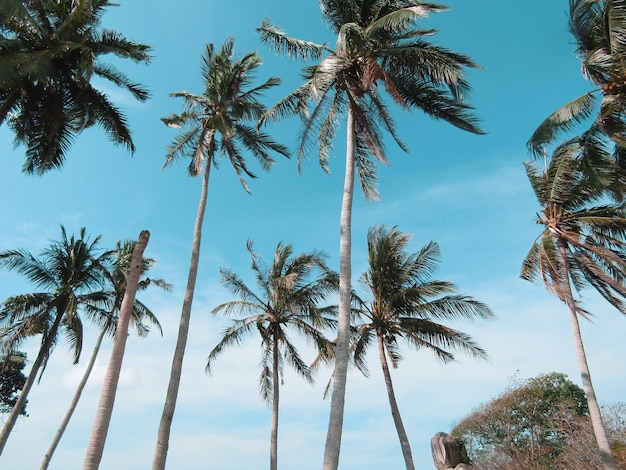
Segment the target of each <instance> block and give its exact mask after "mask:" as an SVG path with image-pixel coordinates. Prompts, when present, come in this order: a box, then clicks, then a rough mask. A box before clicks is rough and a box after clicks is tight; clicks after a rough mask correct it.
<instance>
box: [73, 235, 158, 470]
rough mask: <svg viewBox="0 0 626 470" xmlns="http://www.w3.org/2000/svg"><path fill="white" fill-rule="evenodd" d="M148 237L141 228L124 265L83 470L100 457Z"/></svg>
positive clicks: (92, 466)
mask: <svg viewBox="0 0 626 470" xmlns="http://www.w3.org/2000/svg"><path fill="white" fill-rule="evenodd" d="M149 239H150V232H148V231H147V230H142V231H141V233H140V234H139V238H138V239H137V243H135V246H134V247H133V253H132V257H131V261H130V266H129V268H128V277H127V280H126V289H125V290H124V298H123V300H122V305H121V306H120V314H119V319H118V321H117V325H116V326H115V338H114V340H113V348H112V349H111V356H110V358H109V365H108V367H107V370H106V373H105V375H104V382H103V384H102V391H101V392H100V400H99V401H98V411H97V412H96V417H95V419H94V422H93V427H92V429H91V436H90V437H89V443H88V444H87V451H86V452H85V461H84V463H83V469H84V470H97V469H98V468H99V467H100V461H101V460H102V453H103V451H104V444H105V441H106V436H107V433H108V430H109V423H110V422H111V416H112V414H113V405H114V403H115V394H116V392H117V384H118V381H119V378H120V372H121V370H122V361H123V359H124V351H125V349H126V338H127V336H128V325H129V324H130V321H131V318H132V315H133V309H134V306H135V296H136V294H137V290H138V288H139V278H140V277H141V274H142V272H143V268H144V259H143V253H144V251H145V249H146V246H147V244H148V240H149Z"/></svg>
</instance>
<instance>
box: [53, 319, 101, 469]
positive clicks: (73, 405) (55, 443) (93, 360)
mask: <svg viewBox="0 0 626 470" xmlns="http://www.w3.org/2000/svg"><path fill="white" fill-rule="evenodd" d="M106 332H107V326H106V325H105V326H104V327H103V328H102V330H101V331H100V334H99V335H98V339H97V340H96V345H95V346H94V348H93V352H92V353H91V357H90V358H89V362H88V363H87V367H86V368H85V372H84V373H83V376H82V378H81V379H80V382H79V383H78V387H76V392H74V397H73V398H72V402H71V403H70V406H69V408H68V409H67V412H66V413H65V416H64V417H63V421H61V424H60V426H59V429H57V432H56V434H55V435H54V438H53V439H52V442H51V443H50V447H48V451H47V452H46V455H45V456H44V458H43V461H42V462H41V470H46V469H47V468H48V466H49V465H50V460H52V456H53V455H54V451H55V450H56V448H57V446H58V445H59V442H60V441H61V438H62V437H63V433H65V429H66V428H67V425H68V423H69V422H70V419H72V415H73V414H74V410H76V406H77V405H78V401H79V400H80V397H81V395H82V393H83V390H84V389H85V385H86V384H87V380H89V376H90V375H91V371H92V370H93V366H94V364H95V363H96V358H97V357H98V352H99V351H100V346H101V345H102V340H103V339H104V335H105V334H106Z"/></svg>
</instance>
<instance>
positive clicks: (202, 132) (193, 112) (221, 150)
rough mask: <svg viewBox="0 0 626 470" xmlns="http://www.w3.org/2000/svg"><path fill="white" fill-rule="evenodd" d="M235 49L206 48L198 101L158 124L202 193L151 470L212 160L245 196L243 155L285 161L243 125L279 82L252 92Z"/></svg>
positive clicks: (164, 434) (277, 148) (159, 464)
mask: <svg viewBox="0 0 626 470" xmlns="http://www.w3.org/2000/svg"><path fill="white" fill-rule="evenodd" d="M234 45H235V44H234V40H233V39H227V40H225V41H224V43H223V44H222V47H221V49H220V51H219V52H218V51H216V50H215V47H214V46H213V44H207V46H206V49H205V54H204V56H203V58H202V77H203V79H204V84H205V89H204V93H203V94H202V95H194V94H191V93H188V92H186V91H180V92H177V93H173V94H172V96H175V97H179V98H183V101H184V111H183V113H182V114H173V115H171V116H168V117H166V118H163V122H165V124H167V125H168V126H170V127H174V128H182V129H183V132H182V133H181V134H180V135H179V136H178V137H177V138H176V139H175V140H174V142H173V143H172V144H171V145H170V146H169V147H168V150H167V156H166V161H165V166H167V165H169V164H170V163H172V162H173V161H174V160H175V159H177V158H179V157H189V158H190V163H189V167H188V168H189V174H190V175H191V176H197V175H199V174H200V173H202V191H201V194H200V202H199V206H198V214H197V216H196V222H195V226H194V232H193V242H192V246H191V262H190V265H189V277H188V279H187V287H186V290H185V298H184V300H183V306H182V311H181V317H180V326H179V331H178V339H177V342H176V349H175V351H174V357H173V359H172V369H171V373H170V380H169V384H168V388H167V395H166V398H165V405H164V407H163V414H162V416H161V422H160V424H159V431H158V436H157V445H156V451H155V455H154V461H153V469H154V470H163V469H164V468H165V460H166V457H167V448H168V445H169V436H170V428H171V424H172V419H173V417H174V409H175V407H176V398H177V395H178V388H179V385H180V377H181V371H182V364H183V357H184V354H185V347H186V344H187V336H188V333H189V319H190V316H191V305H192V302H193V294H194V289H195V285H196V277H197V273H198V263H199V259H200V242H201V236H202V222H203V220H204V213H205V209H206V202H207V193H208V187H209V173H210V170H211V167H212V166H213V165H217V162H218V159H217V157H219V156H220V155H221V156H225V157H226V158H228V160H229V161H230V164H231V165H232V166H233V168H234V170H235V172H236V174H237V176H238V177H239V180H240V182H241V184H242V185H243V187H244V189H246V190H247V191H249V188H248V186H247V184H246V182H245V180H244V175H247V176H249V177H251V178H254V177H255V175H254V174H253V173H252V171H251V170H250V169H249V168H248V166H247V164H246V161H245V159H244V154H243V153H242V150H247V151H249V152H250V153H252V155H253V156H254V157H256V158H257V160H258V161H259V162H260V163H261V166H262V167H263V169H265V170H267V169H268V168H269V167H270V166H271V165H272V163H273V162H274V160H273V159H272V157H271V155H270V151H274V152H277V153H279V154H282V155H285V156H288V150H287V149H286V148H285V147H283V146H282V145H279V144H277V143H276V142H274V141H272V139H270V137H269V136H268V135H267V134H264V133H261V132H258V131H257V130H256V129H255V128H254V126H248V125H247V124H246V122H247V121H250V120H257V119H259V118H260V117H261V115H262V114H263V113H264V112H265V107H264V106H263V104H262V103H261V102H260V101H258V98H259V96H260V95H261V94H262V93H263V92H264V91H265V90H267V89H269V88H271V87H273V86H275V85H277V84H278V83H279V79H277V78H270V79H268V80H267V81H265V82H264V83H262V84H261V85H258V86H256V87H251V86H250V85H251V83H252V79H253V75H254V72H255V71H256V69H257V68H258V67H259V66H260V65H261V62H262V61H261V58H260V57H259V56H258V55H257V54H256V52H251V53H248V54H246V55H244V56H243V57H241V58H239V59H235V58H234ZM203 165H204V169H203Z"/></svg>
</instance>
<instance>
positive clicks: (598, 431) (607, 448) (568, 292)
mask: <svg viewBox="0 0 626 470" xmlns="http://www.w3.org/2000/svg"><path fill="white" fill-rule="evenodd" d="M559 250H560V254H561V261H562V263H563V266H564V272H565V273H566V276H565V278H564V279H563V291H564V294H565V299H564V300H565V304H566V306H567V312H568V314H569V320H570V325H571V327H572V336H573V338H574V346H575V348H576V359H577V360H578V367H579V369H580V375H581V378H582V383H583V390H584V391H585V395H587V403H588V405H589V416H590V418H591V424H592V426H593V432H594V434H595V436H596V441H597V443H598V447H599V449H600V457H601V458H602V465H603V467H604V469H605V470H617V466H616V464H615V458H614V457H613V453H612V452H611V445H610V444H609V439H608V437H607V435H606V429H605V428H604V424H603V423H602V414H601V413H600V406H599V405H598V399H597V398H596V392H595V391H594V389H593V383H592V382H591V373H590V372H589V364H588V363H587V355H586V354H585V347H584V345H583V338H582V335H581V332H580V324H579V323H578V314H577V313H576V308H575V304H574V296H573V294H572V288H571V286H570V283H569V277H568V276H567V273H569V267H568V262H567V251H566V248H565V242H563V241H562V240H559Z"/></svg>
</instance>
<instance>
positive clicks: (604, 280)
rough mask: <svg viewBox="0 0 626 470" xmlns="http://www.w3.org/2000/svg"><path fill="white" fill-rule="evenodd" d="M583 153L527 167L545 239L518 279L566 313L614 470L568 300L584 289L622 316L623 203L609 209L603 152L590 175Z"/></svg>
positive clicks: (605, 456)
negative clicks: (541, 288)
mask: <svg viewBox="0 0 626 470" xmlns="http://www.w3.org/2000/svg"><path fill="white" fill-rule="evenodd" d="M588 149H589V145H588V144H587V143H585V142H581V139H580V138H574V139H571V140H569V141H566V142H564V143H563V144H561V145H560V146H558V147H557V148H556V149H555V151H554V154H553V156H552V160H551V161H550V163H549V165H548V166H547V168H546V169H545V170H543V169H538V168H537V167H536V166H535V165H534V164H533V163H526V172H527V174H528V178H529V180H530V184H531V186H532V188H533V191H534V193H535V195H536V197H537V200H538V201H539V204H540V206H541V212H540V213H539V214H538V218H537V220H536V222H537V223H538V224H540V225H542V226H543V231H542V233H541V234H540V235H539V237H538V238H537V240H535V242H534V243H533V245H532V246H531V248H530V251H529V252H528V254H527V256H526V258H525V260H524V263H523V266H522V270H521V277H522V278H523V279H526V280H529V281H535V280H537V279H541V280H542V281H543V283H544V285H545V287H546V289H547V290H548V291H549V292H551V293H552V294H554V295H556V296H557V297H558V298H559V299H560V300H561V301H562V302H563V303H564V304H565V306H566V307H567V312H568V314H569V320H570V324H571V328H572V334H573V337H574V345H575V347H576V358H577V360H578V366H579V368H580V373H581V377H582V383H583V390H584V391H585V394H586V395H587V400H588V401H589V414H590V416H591V420H592V424H593V429H594V432H595V436H596V440H597V441H598V446H599V448H600V453H601V456H602V462H603V464H604V468H605V469H615V468H616V466H615V461H614V458H613V456H612V454H611V448H610V445H609V442H608V439H607V436H606V431H605V429H604V426H603V424H602V418H601V414H600V408H599V406H598V401H597V399H596V395H595V392H594V389H593V384H592V381H591V374H590V372H589V366H588V364H587V358H586V354H585V350H584V347H583V340H582V336H581V332H580V325H579V322H578V315H581V316H583V317H588V313H587V312H586V311H585V310H584V309H583V308H582V306H581V305H580V303H579V301H578V300H577V299H575V298H574V292H575V291H579V290H580V289H582V288H583V287H585V286H589V285H590V286H591V287H593V288H594V289H596V290H597V291H598V292H599V293H600V295H602V297H604V298H605V299H606V300H607V301H608V302H609V303H610V304H611V305H613V306H614V307H615V308H617V309H618V310H619V311H620V312H622V313H626V304H625V303H624V302H623V300H622V299H623V297H624V296H626V257H625V256H624V248H625V247H626V211H625V209H624V205H623V203H615V202H612V200H611V199H610V197H609V196H610V194H608V193H607V187H610V186H611V185H612V184H614V182H615V178H616V175H615V171H614V160H613V158H612V157H611V155H610V154H609V153H608V152H607V151H606V150H605V151H604V152H603V151H602V149H598V152H597V155H596V157H595V158H594V165H593V169H594V172H593V173H592V172H590V171H589V166H588V163H587V162H588V158H587V157H585V156H584V155H583V154H584V153H585V152H586V151H588Z"/></svg>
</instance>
